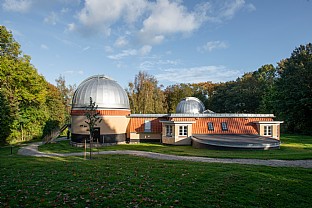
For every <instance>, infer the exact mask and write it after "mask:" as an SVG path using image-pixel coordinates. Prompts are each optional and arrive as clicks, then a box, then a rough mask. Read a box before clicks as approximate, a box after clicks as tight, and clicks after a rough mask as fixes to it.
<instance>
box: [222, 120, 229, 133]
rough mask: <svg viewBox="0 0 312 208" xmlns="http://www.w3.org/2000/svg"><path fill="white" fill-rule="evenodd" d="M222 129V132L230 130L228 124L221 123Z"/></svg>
mask: <svg viewBox="0 0 312 208" xmlns="http://www.w3.org/2000/svg"><path fill="white" fill-rule="evenodd" d="M221 128H222V131H227V130H228V126H227V123H226V122H221Z"/></svg>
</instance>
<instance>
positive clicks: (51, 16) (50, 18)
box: [43, 12, 59, 25]
mask: <svg viewBox="0 0 312 208" xmlns="http://www.w3.org/2000/svg"><path fill="white" fill-rule="evenodd" d="M58 20H59V17H58V15H57V14H56V13H55V12H50V14H49V15H48V16H47V17H45V18H44V20H43V21H44V23H47V24H51V25H56V23H57V21H58Z"/></svg>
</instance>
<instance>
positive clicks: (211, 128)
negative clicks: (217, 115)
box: [208, 122, 214, 131]
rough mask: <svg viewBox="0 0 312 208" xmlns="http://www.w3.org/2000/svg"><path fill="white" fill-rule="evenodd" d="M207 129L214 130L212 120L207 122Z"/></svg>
mask: <svg viewBox="0 0 312 208" xmlns="http://www.w3.org/2000/svg"><path fill="white" fill-rule="evenodd" d="M208 130H209V131H214V127H213V123H212V122H208Z"/></svg>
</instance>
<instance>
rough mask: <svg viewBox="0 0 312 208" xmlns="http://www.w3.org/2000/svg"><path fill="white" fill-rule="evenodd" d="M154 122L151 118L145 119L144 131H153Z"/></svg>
mask: <svg viewBox="0 0 312 208" xmlns="http://www.w3.org/2000/svg"><path fill="white" fill-rule="evenodd" d="M151 124H152V122H151V121H150V120H145V122H144V132H151V131H152V125H151Z"/></svg>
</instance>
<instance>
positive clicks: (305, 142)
mask: <svg viewBox="0 0 312 208" xmlns="http://www.w3.org/2000/svg"><path fill="white" fill-rule="evenodd" d="M281 141H282V145H281V148H280V149H279V150H268V151H262V150H260V151H254V150H236V151H229V150H207V149H195V148H193V147H191V146H170V145H160V144H124V145H115V146H109V147H102V148H100V150H101V151H105V150H141V151H151V152H158V153H165V154H175V155H189V156H203V157H218V158H258V159H285V160H295V159H312V136H301V135H283V136H282V138H281ZM39 149H40V151H43V152H58V153H68V152H81V151H83V148H76V147H71V146H70V145H69V143H68V141H64V142H59V143H56V144H49V145H44V146H41V147H39Z"/></svg>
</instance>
